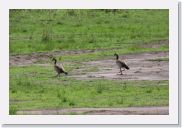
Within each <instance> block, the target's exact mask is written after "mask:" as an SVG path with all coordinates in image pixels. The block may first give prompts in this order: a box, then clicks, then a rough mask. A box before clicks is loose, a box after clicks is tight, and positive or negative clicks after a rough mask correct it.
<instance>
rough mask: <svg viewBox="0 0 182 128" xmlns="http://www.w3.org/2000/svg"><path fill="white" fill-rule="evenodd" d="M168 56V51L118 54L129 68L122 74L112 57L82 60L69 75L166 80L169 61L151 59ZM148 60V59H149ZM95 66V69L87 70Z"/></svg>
mask: <svg viewBox="0 0 182 128" xmlns="http://www.w3.org/2000/svg"><path fill="white" fill-rule="evenodd" d="M163 57H169V56H168V52H151V53H139V54H130V55H120V58H124V59H127V60H126V62H127V65H128V66H129V67H130V70H126V71H124V72H123V73H124V75H118V72H119V69H118V67H117V65H116V63H115V59H114V57H113V58H112V59H107V60H97V61H89V62H83V65H82V67H80V68H79V69H74V70H73V71H72V73H71V74H72V75H71V76H70V77H74V78H76V79H79V80H89V79H99V78H100V79H115V80H168V79H169V62H168V61H151V59H158V58H163ZM149 60H150V61H149ZM91 67H92V68H93V67H95V70H97V71H93V72H92V70H90V71H89V72H88V71H87V70H88V69H89V68H91Z"/></svg>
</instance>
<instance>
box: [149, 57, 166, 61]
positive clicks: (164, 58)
mask: <svg viewBox="0 0 182 128" xmlns="http://www.w3.org/2000/svg"><path fill="white" fill-rule="evenodd" d="M148 61H169V58H167V57H162V58H155V59H148Z"/></svg>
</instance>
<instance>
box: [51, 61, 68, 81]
mask: <svg viewBox="0 0 182 128" xmlns="http://www.w3.org/2000/svg"><path fill="white" fill-rule="evenodd" d="M52 61H54V70H55V71H56V72H57V75H56V77H58V76H59V77H60V74H61V73H64V74H65V75H67V74H68V73H67V72H66V71H65V70H64V67H63V65H62V64H61V67H59V66H58V65H57V64H56V63H57V60H56V58H53V59H52Z"/></svg>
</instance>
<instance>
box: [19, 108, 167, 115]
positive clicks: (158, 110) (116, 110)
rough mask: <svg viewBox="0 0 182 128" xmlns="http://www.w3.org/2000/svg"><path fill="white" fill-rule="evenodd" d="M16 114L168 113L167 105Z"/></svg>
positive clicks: (21, 113) (21, 112)
mask: <svg viewBox="0 0 182 128" xmlns="http://www.w3.org/2000/svg"><path fill="white" fill-rule="evenodd" d="M16 114H18V115H168V114H169V108H168V107H127V108H69V109H57V110H46V109H45V110H31V111H28V110H24V111H17V113H16Z"/></svg>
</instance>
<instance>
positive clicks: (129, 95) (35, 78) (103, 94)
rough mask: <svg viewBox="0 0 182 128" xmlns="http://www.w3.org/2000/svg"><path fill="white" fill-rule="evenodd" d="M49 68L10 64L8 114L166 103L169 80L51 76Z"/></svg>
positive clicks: (161, 104) (160, 104)
mask: <svg viewBox="0 0 182 128" xmlns="http://www.w3.org/2000/svg"><path fill="white" fill-rule="evenodd" d="M51 71H52V68H50V67H41V66H27V67H11V68H10V79H11V81H10V101H11V102H10V113H11V114H15V111H17V110H32V109H59V108H73V107H128V106H129V107H130V106H164V105H168V94H169V90H168V81H114V80H105V79H101V80H89V81H81V80H75V79H72V78H69V77H66V76H62V77H61V78H52V76H53V75H54V73H53V72H52V74H50V72H51ZM13 101H14V102H13ZM16 101H18V102H16Z"/></svg>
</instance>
